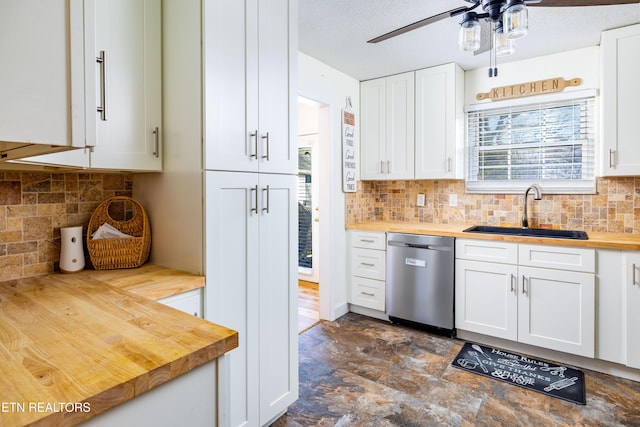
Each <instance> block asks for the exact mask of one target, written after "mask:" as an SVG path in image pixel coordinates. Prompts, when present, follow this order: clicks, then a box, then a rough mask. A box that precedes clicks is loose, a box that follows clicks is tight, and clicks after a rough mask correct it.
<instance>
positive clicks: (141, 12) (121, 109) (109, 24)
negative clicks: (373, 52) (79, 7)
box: [85, 0, 162, 171]
mask: <svg viewBox="0 0 640 427" xmlns="http://www.w3.org/2000/svg"><path fill="white" fill-rule="evenodd" d="M86 6H87V7H86V8H85V23H87V25H91V23H95V34H87V36H86V39H85V42H86V46H87V48H86V51H85V57H86V61H87V62H88V64H89V67H90V69H89V70H88V74H89V76H88V77H87V81H88V82H91V81H92V80H95V83H96V84H95V93H94V96H95V101H94V102H90V101H87V117H88V118H89V119H88V120H89V122H90V123H91V120H94V118H95V129H93V128H92V126H90V125H88V126H87V141H88V145H94V144H92V143H91V142H92V141H95V148H94V151H93V153H92V154H91V167H92V168H106V169H122V170H147V171H159V170H161V169H162V159H161V153H160V151H161V137H162V133H161V132H162V126H161V124H162V123H161V119H162V93H161V88H162V86H161V85H162V82H161V66H162V64H161V34H160V31H161V12H160V11H161V6H160V0H134V1H132V0H94V2H87V5H86ZM101 52H104V60H103V61H102V62H97V61H96V58H97V57H100V56H101ZM89 87H92V86H89ZM92 98H93V97H92V96H88V98H87V99H88V100H90V99H92ZM96 105H97V106H100V107H104V109H105V112H104V114H101V113H100V112H97V111H96ZM94 131H95V134H94V133H93V132H94Z"/></svg>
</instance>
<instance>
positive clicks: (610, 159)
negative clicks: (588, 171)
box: [609, 148, 616, 168]
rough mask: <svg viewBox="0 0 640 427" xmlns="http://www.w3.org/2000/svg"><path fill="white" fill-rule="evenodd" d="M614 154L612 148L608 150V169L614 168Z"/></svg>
mask: <svg viewBox="0 0 640 427" xmlns="http://www.w3.org/2000/svg"><path fill="white" fill-rule="evenodd" d="M615 152H616V150H614V149H613V148H609V167H610V168H614V167H615V161H614V153H615Z"/></svg>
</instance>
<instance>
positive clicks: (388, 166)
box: [387, 160, 391, 173]
mask: <svg viewBox="0 0 640 427" xmlns="http://www.w3.org/2000/svg"><path fill="white" fill-rule="evenodd" d="M387 173H391V161H390V160H387Z"/></svg>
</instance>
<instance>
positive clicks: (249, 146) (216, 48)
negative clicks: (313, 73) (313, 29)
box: [204, 0, 297, 173]
mask: <svg viewBox="0 0 640 427" xmlns="http://www.w3.org/2000/svg"><path fill="white" fill-rule="evenodd" d="M221 11H222V12H221ZM204 14H205V23H206V24H205V26H204V74H205V75H204V79H205V135H206V137H205V168H206V169H208V170H234V171H245V172H272V173H296V170H297V169H296V168H297V151H296V145H295V144H296V141H297V140H296V139H295V138H292V137H291V132H290V128H292V126H290V123H289V121H290V117H295V115H292V114H291V111H290V109H291V108H295V106H296V105H297V103H296V102H294V101H295V99H294V98H295V97H296V96H297V94H296V93H295V90H292V84H293V78H294V76H292V75H291V73H290V70H291V69H292V67H290V64H289V62H290V61H292V60H294V58H295V55H296V52H295V51H293V50H292V46H294V45H295V43H296V40H295V34H296V31H295V29H294V28H293V27H292V24H291V23H292V22H296V19H292V14H293V8H292V6H291V4H290V2H287V1H278V2H271V3H269V4H267V3H266V2H259V1H257V0H252V1H247V2H221V1H214V2H212V4H211V6H210V7H207V5H206V4H205V7H204ZM239 22H240V23H243V25H238V23H239ZM293 128H294V127H293Z"/></svg>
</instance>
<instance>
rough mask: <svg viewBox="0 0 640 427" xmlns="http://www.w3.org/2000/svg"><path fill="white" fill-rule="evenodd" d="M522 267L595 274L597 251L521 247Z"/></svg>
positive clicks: (550, 247)
mask: <svg viewBox="0 0 640 427" xmlns="http://www.w3.org/2000/svg"><path fill="white" fill-rule="evenodd" d="M518 256H519V260H520V265H526V266H530V267H544V268H553V269H556V270H570V271H582V272H585V273H593V272H594V271H595V264H596V251H595V249H585V248H573V247H563V246H546V245H527V244H520V245H519V255H518Z"/></svg>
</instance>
